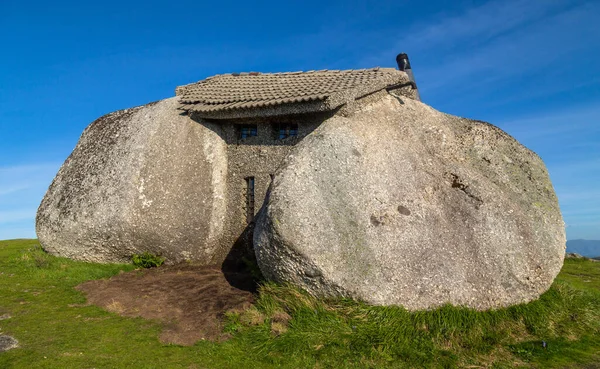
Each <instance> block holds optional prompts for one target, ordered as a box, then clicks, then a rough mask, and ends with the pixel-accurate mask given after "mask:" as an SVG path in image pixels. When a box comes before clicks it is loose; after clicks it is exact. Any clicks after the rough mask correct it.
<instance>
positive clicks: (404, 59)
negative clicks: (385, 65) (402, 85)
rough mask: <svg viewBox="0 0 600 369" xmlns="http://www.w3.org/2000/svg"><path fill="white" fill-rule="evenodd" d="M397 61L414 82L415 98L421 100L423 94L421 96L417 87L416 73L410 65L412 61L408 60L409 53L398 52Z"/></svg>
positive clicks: (399, 67)
mask: <svg viewBox="0 0 600 369" xmlns="http://www.w3.org/2000/svg"><path fill="white" fill-rule="evenodd" d="M396 63H398V69H400V70H401V71H403V72H406V74H408V79H409V80H410V82H412V86H413V89H414V90H415V98H416V99H417V100H419V101H421V96H419V90H418V89H417V83H416V81H415V75H414V74H413V72H412V68H411V67H410V61H408V55H406V54H405V53H400V54H398V56H396Z"/></svg>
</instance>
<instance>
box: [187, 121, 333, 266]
mask: <svg viewBox="0 0 600 369" xmlns="http://www.w3.org/2000/svg"><path fill="white" fill-rule="evenodd" d="M330 116H331V114H323V113H320V114H304V115H296V116H285V117H276V118H273V117H271V118H263V119H251V120H250V119H244V120H242V119H238V120H228V121H210V122H207V121H205V120H202V119H196V120H197V121H198V122H199V123H201V124H205V125H206V126H207V127H215V126H216V127H219V129H217V131H216V132H217V133H218V134H219V136H220V137H221V138H222V139H223V140H224V141H225V143H226V145H227V175H226V178H227V185H226V196H227V211H226V214H227V216H226V219H225V220H224V222H225V232H224V234H223V238H222V243H223V247H222V248H221V250H223V251H227V250H230V249H231V247H232V245H234V249H240V248H241V249H247V248H248V247H249V246H250V245H251V242H252V231H253V227H254V223H253V222H251V223H248V219H247V211H248V210H247V206H246V204H247V201H246V196H247V195H246V191H247V182H246V178H248V177H254V214H255V215H256V214H257V213H258V211H259V210H260V208H261V207H262V205H263V202H264V199H265V196H266V194H267V190H268V189H269V185H270V183H271V175H273V174H275V172H276V171H277V169H278V168H279V166H280V165H281V163H282V162H283V159H284V158H285V157H286V156H287V155H288V153H289V151H290V149H291V148H292V147H293V146H294V145H295V144H296V143H298V142H299V141H301V140H302V139H303V138H304V137H306V135H308V134H309V133H310V132H312V131H313V130H314V129H315V128H317V127H318V126H319V125H320V124H321V123H322V122H323V121H324V120H325V119H327V118H328V117H330ZM279 124H297V125H298V135H297V136H296V137H288V138H285V139H279V127H278V125H279ZM248 125H256V127H257V136H254V137H247V138H245V139H242V138H240V128H241V127H242V126H248ZM226 257H227V254H223V255H217V256H216V257H215V259H216V260H224V259H225V258H226Z"/></svg>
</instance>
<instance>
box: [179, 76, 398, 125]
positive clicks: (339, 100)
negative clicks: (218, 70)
mask: <svg viewBox="0 0 600 369" xmlns="http://www.w3.org/2000/svg"><path fill="white" fill-rule="evenodd" d="M407 81H408V77H407V75H406V73H404V72H401V71H398V70H395V69H392V68H374V69H361V70H343V71H338V70H321V71H309V72H289V73H272V74H261V73H241V74H224V75H217V76H214V77H210V78H207V79H205V80H203V81H200V82H197V83H193V84H190V85H186V86H181V87H178V88H177V95H178V96H179V97H180V100H179V101H180V103H181V107H180V108H181V109H183V110H186V111H193V112H195V113H196V114H198V115H199V116H201V117H202V116H205V117H217V118H218V117H225V116H230V115H236V114H235V113H237V115H238V116H239V115H240V114H239V113H240V111H244V112H245V113H246V114H242V115H244V116H252V115H261V111H263V112H264V110H265V108H282V107H285V106H290V105H298V104H304V105H307V106H308V105H310V106H312V107H313V109H312V110H314V111H326V110H333V109H335V108H337V107H338V106H340V105H343V104H345V103H347V102H349V101H352V100H354V99H356V98H359V97H361V96H364V95H368V94H371V93H373V92H376V91H379V90H382V89H384V88H386V87H388V86H391V85H395V84H399V83H403V82H407ZM271 110H273V109H271ZM275 110H277V109H275ZM279 111H282V114H283V113H285V109H283V110H282V109H279Z"/></svg>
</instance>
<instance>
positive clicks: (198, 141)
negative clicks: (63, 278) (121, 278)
mask: <svg viewBox="0 0 600 369" xmlns="http://www.w3.org/2000/svg"><path fill="white" fill-rule="evenodd" d="M177 105H178V102H177V100H176V98H170V99H166V100H162V101H159V102H156V103H151V104H148V105H145V106H141V107H137V108H133V109H127V110H122V111H117V112H114V113H111V114H108V115H106V116H103V117H102V118H100V119H98V120H96V121H94V122H93V123H92V124H91V125H90V126H89V127H88V128H87V129H86V130H85V131H84V133H83V135H82V136H81V139H80V140H79V143H78V144H77V147H76V148H75V150H74V151H73V153H72V154H71V155H70V156H69V158H68V159H67V160H66V161H65V163H64V164H63V166H62V167H61V169H60V171H59V172H58V174H57V175H56V178H55V179H54V181H53V182H52V185H51V186H50V188H49V189H48V192H47V193H46V196H45V197H44V199H43V201H42V203H41V205H40V207H39V209H38V213H37V219H36V231H37V235H38V238H39V240H40V242H41V244H42V246H43V247H44V249H46V250H47V251H49V252H50V253H52V254H55V255H60V256H65V257H69V258H72V259H78V260H86V261H95V262H123V261H128V260H130V258H131V256H132V255H134V254H139V253H143V252H146V251H147V252H150V253H153V254H160V255H163V256H164V257H166V259H167V262H178V261H183V260H196V261H199V262H203V263H206V264H210V263H213V262H215V261H219V259H223V258H224V257H225V255H226V253H227V251H228V250H227V249H223V245H221V244H220V240H221V235H222V233H223V223H224V222H223V218H224V217H225V210H226V208H225V206H226V204H225V193H224V191H225V180H226V178H225V176H226V173H227V162H226V160H227V159H226V146H225V143H224V141H223V140H222V139H221V138H220V137H219V136H218V134H217V133H216V132H217V130H216V127H212V126H211V124H209V123H203V124H200V123H197V122H194V121H192V120H191V119H189V118H188V117H187V116H184V115H181V113H180V112H179V111H178V110H177Z"/></svg>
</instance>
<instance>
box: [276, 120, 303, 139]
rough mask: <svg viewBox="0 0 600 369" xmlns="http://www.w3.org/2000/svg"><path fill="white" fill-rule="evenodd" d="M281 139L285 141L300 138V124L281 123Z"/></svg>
mask: <svg viewBox="0 0 600 369" xmlns="http://www.w3.org/2000/svg"><path fill="white" fill-rule="evenodd" d="M278 128H279V139H280V140H284V139H286V138H288V137H298V124H295V123H279V126H278Z"/></svg>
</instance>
